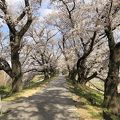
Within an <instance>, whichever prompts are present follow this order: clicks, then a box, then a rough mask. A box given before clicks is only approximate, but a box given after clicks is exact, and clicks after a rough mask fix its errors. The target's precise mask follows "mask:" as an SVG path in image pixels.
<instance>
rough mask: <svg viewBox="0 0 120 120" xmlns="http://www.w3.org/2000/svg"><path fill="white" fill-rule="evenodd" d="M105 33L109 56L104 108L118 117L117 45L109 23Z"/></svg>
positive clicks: (119, 99) (119, 53)
mask: <svg viewBox="0 0 120 120" xmlns="http://www.w3.org/2000/svg"><path fill="white" fill-rule="evenodd" d="M105 33H106V36H107V38H108V45H109V49H110V56H109V66H108V67H109V71H108V76H107V79H106V81H105V92H104V106H105V107H106V108H108V109H110V110H111V111H112V113H115V114H117V115H118V114H119V110H120V103H119V102H120V97H119V94H118V89H117V88H118V85H119V63H120V60H119V55H120V52H119V45H118V44H116V43H115V40H114V36H113V32H112V29H111V24H110V23H109V25H108V26H107V28H106V29H105Z"/></svg>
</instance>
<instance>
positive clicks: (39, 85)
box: [0, 75, 51, 101]
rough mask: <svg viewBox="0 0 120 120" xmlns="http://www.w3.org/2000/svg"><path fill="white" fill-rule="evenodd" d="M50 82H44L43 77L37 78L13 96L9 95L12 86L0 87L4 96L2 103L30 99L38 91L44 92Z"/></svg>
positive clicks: (0, 92) (0, 91) (0, 93)
mask: <svg viewBox="0 0 120 120" xmlns="http://www.w3.org/2000/svg"><path fill="white" fill-rule="evenodd" d="M50 80H51V79H49V80H43V76H39V75H38V76H35V77H34V79H33V80H31V81H30V83H29V85H28V86H27V87H24V89H23V90H22V91H21V92H19V93H15V94H12V95H9V93H10V90H11V87H10V85H7V86H2V87H0V95H2V96H3V98H2V101H14V100H17V99H20V98H24V97H29V96H32V95H33V94H35V93H37V92H38V91H40V90H42V89H43V88H44V87H45V86H46V85H47V83H48V82H49V81H50Z"/></svg>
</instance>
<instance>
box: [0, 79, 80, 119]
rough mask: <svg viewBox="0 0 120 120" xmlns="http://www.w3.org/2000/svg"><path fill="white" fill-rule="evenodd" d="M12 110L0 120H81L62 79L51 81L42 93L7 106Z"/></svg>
mask: <svg viewBox="0 0 120 120" xmlns="http://www.w3.org/2000/svg"><path fill="white" fill-rule="evenodd" d="M9 108H11V109H12V110H11V111H10V112H9V113H8V114H7V115H6V116H4V118H1V119H0V120H82V119H81V118H79V117H77V115H76V107H75V105H74V102H73V100H72V99H71V97H70V92H69V90H68V89H67V86H66V83H65V79H64V77H59V78H58V79H57V80H53V81H51V82H50V84H49V85H48V86H47V87H46V88H45V89H44V90H43V91H42V93H37V94H35V95H33V96H31V97H28V98H26V99H23V100H19V101H17V102H15V103H12V104H10V105H9Z"/></svg>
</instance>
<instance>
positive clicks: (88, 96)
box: [70, 83, 103, 120]
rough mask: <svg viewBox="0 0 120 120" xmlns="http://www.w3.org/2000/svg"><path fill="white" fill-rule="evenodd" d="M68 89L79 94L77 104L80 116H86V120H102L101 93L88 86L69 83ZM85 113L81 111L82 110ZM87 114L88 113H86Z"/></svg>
mask: <svg viewBox="0 0 120 120" xmlns="http://www.w3.org/2000/svg"><path fill="white" fill-rule="evenodd" d="M70 91H71V92H72V93H74V94H75V95H77V96H79V102H77V106H78V108H79V109H80V116H83V118H84V116H85V115H86V116H88V117H86V118H85V119H88V120H103V114H102V113H103V107H102V103H103V93H101V92H98V91H97V90H94V89H91V88H89V87H88V86H82V85H74V86H73V85H72V84H71V83H70ZM83 111H84V112H85V113H82V112H83ZM87 114H88V115H87Z"/></svg>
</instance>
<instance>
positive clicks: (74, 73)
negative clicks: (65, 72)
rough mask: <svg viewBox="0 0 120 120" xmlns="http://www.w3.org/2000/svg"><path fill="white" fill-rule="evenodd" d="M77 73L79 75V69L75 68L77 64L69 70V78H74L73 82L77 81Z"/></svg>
mask: <svg viewBox="0 0 120 120" xmlns="http://www.w3.org/2000/svg"><path fill="white" fill-rule="evenodd" d="M76 75H77V70H76V68H75V66H74V67H73V69H72V70H71V71H70V72H69V76H68V77H69V79H70V80H72V82H73V84H74V83H76Z"/></svg>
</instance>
